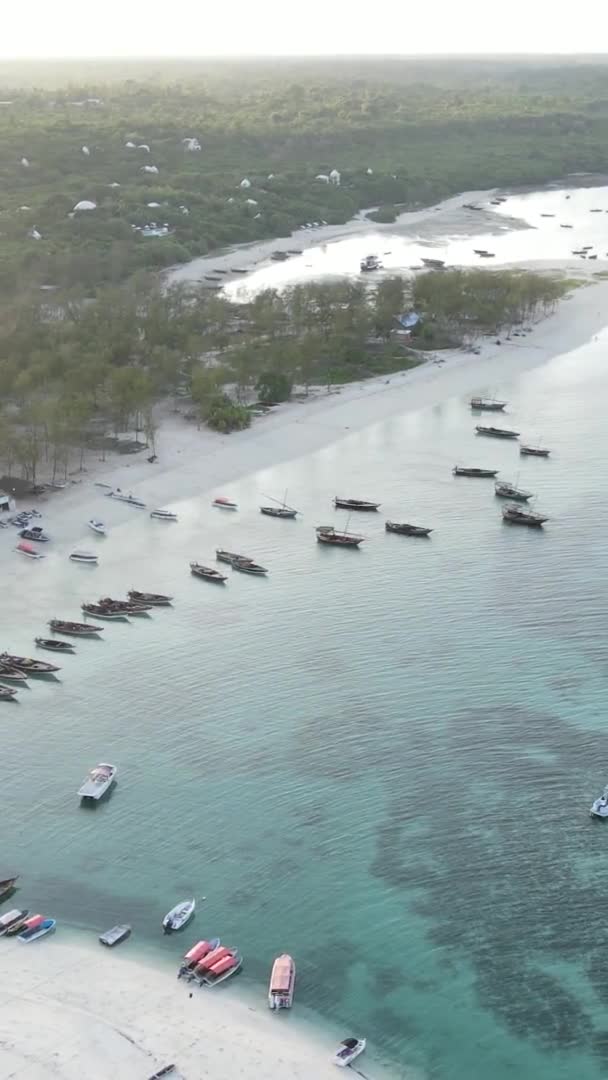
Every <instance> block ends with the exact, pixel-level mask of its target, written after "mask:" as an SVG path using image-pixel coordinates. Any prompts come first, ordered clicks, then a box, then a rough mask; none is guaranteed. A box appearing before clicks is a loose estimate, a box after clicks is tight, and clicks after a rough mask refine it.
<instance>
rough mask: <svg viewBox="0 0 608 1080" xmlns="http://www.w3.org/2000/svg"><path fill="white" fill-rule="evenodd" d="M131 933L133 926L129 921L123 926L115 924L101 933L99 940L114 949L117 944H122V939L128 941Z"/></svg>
mask: <svg viewBox="0 0 608 1080" xmlns="http://www.w3.org/2000/svg"><path fill="white" fill-rule="evenodd" d="M130 933H131V927H130V926H129V925H128V924H127V923H125V924H124V925H123V926H113V927H112V928H111V929H110V930H106V931H105V933H103V934H100V935H99V941H100V942H101V944H102V945H107V947H108V949H113V948H114V946H115V945H120V943H121V941H126V940H127V938H128V937H129V935H130Z"/></svg>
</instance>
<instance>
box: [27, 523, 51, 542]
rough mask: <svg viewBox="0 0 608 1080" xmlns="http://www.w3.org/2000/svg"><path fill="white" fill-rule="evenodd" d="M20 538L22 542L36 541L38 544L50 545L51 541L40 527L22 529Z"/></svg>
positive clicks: (33, 526)
mask: <svg viewBox="0 0 608 1080" xmlns="http://www.w3.org/2000/svg"><path fill="white" fill-rule="evenodd" d="M19 536H20V537H21V539H22V540H35V541H36V543H37V544H48V542H49V540H50V539H51V538H50V536H47V534H46V533H45V532H44V531H43V529H42V527H41V526H40V525H32V526H30V528H29V529H21V530H20V531H19Z"/></svg>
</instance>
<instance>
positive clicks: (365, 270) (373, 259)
mask: <svg viewBox="0 0 608 1080" xmlns="http://www.w3.org/2000/svg"><path fill="white" fill-rule="evenodd" d="M359 269H360V270H361V273H362V274H369V273H371V271H372V270H382V263H381V262H380V259H379V258H378V256H377V255H366V256H365V258H364V259H361V262H360V263H359Z"/></svg>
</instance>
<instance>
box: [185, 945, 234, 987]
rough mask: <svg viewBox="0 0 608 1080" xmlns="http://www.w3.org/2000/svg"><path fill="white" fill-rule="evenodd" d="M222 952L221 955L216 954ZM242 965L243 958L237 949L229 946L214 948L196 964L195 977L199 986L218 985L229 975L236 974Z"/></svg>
mask: <svg viewBox="0 0 608 1080" xmlns="http://www.w3.org/2000/svg"><path fill="white" fill-rule="evenodd" d="M219 953H222V954H223V955H221V956H220V955H218V954H219ZM242 966H243V958H242V956H241V954H240V952H239V951H238V949H236V948H234V946H231V947H229V948H225V949H222V948H221V947H220V948H219V949H215V951H214V952H212V953H209V955H208V956H206V957H205V959H204V960H203V961H202V962H201V963H200V964H198V965H197V973H196V976H195V977H196V978H197V980H198V983H199V986H219V984H220V983H223V982H225V981H226V979H229V978H230V976H231V975H236V973H237V971H240V969H241V967H242Z"/></svg>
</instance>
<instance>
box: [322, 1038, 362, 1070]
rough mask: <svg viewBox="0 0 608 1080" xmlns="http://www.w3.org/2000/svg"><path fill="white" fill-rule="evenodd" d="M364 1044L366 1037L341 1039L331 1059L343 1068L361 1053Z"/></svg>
mask: <svg viewBox="0 0 608 1080" xmlns="http://www.w3.org/2000/svg"><path fill="white" fill-rule="evenodd" d="M366 1046H367V1040H366V1039H343V1040H342V1042H341V1043H340V1045H339V1047H338V1049H337V1050H336V1052H335V1054H334V1056H333V1058H332V1059H331V1060H332V1062H333V1064H334V1065H339V1066H340V1068H341V1069H344V1068H345V1067H346V1066H347V1065H350V1064H351V1062H353V1061H354V1060H355V1058H358V1057H359V1054H362V1053H363V1051H364V1050H365V1047H366Z"/></svg>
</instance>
